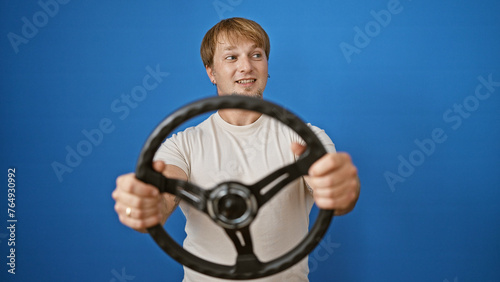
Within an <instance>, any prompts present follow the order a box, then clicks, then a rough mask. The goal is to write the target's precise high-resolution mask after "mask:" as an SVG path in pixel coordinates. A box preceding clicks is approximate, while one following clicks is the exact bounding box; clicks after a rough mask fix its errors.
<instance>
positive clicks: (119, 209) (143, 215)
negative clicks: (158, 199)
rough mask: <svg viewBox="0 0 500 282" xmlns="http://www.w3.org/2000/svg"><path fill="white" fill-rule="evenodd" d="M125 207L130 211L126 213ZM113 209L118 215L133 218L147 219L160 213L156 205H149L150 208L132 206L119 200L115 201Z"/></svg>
mask: <svg viewBox="0 0 500 282" xmlns="http://www.w3.org/2000/svg"><path fill="white" fill-rule="evenodd" d="M127 209H130V213H129V214H127ZM115 211H116V213H118V214H119V215H122V216H123V215H125V216H127V217H131V218H135V219H147V218H149V217H159V216H161V215H160V210H159V209H158V206H157V207H151V208H143V209H139V208H132V207H129V206H126V205H124V204H122V203H120V202H117V203H116V204H115Z"/></svg>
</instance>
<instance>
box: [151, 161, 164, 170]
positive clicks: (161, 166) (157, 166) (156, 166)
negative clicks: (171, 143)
mask: <svg viewBox="0 0 500 282" xmlns="http://www.w3.org/2000/svg"><path fill="white" fill-rule="evenodd" d="M166 166H167V165H166V164H165V163H164V162H163V161H155V162H153V169H154V170H156V171H157V172H163V171H164V170H165V167H166Z"/></svg>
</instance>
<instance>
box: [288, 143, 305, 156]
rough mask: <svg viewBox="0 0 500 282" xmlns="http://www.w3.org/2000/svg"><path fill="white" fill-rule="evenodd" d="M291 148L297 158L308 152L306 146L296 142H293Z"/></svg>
mask: <svg viewBox="0 0 500 282" xmlns="http://www.w3.org/2000/svg"><path fill="white" fill-rule="evenodd" d="M290 147H291V149H292V152H293V154H294V155H296V156H300V155H302V153H304V151H305V150H306V146H304V145H302V144H299V143H296V142H293V143H292V145H291V146H290Z"/></svg>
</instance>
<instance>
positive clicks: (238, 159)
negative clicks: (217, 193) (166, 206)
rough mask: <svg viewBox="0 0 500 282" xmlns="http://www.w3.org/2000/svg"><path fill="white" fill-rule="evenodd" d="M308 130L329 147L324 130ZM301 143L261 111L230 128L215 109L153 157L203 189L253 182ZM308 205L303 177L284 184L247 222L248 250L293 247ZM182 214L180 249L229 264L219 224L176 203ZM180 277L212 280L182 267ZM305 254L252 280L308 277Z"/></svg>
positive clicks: (271, 253)
mask: <svg viewBox="0 0 500 282" xmlns="http://www.w3.org/2000/svg"><path fill="white" fill-rule="evenodd" d="M309 126H310V128H311V129H312V130H313V131H314V132H315V133H316V135H317V136H318V137H319V138H320V140H321V141H322V143H323V144H324V145H325V148H326V149H327V151H328V152H334V151H335V146H334V145H333V143H332V141H331V139H330V138H329V137H328V136H327V135H326V134H325V132H324V131H323V130H321V129H319V128H317V127H315V126H312V125H309ZM292 142H297V143H304V142H303V141H302V139H301V138H300V136H299V135H298V134H297V133H295V132H294V131H293V130H292V129H290V128H289V127H287V126H286V125H284V124H283V123H281V122H279V121H277V120H276V119H274V118H270V117H268V116H266V115H262V116H261V117H260V118H259V119H258V120H257V121H255V122H254V123H252V124H250V125H245V126H235V125H232V124H229V123H227V122H225V121H224V120H223V119H222V118H221V117H220V115H219V114H218V113H215V114H212V115H211V116H210V117H209V118H208V119H206V120H205V121H203V122H202V123H200V124H199V125H197V126H195V127H190V128H188V129H186V130H184V131H182V132H180V133H177V134H174V135H173V136H172V137H171V138H169V139H167V140H166V141H165V143H163V144H162V145H161V147H160V148H159V150H158V152H157V153H156V156H155V159H157V160H162V161H164V162H165V163H166V164H171V165H175V166H178V167H179V168H181V169H182V170H183V171H184V172H185V173H186V175H187V176H188V181H189V182H192V183H194V184H196V185H198V186H200V187H202V188H205V189H209V188H212V187H214V186H215V185H216V184H218V183H221V182H225V181H229V180H233V181H239V182H241V183H244V184H253V183H255V182H257V181H259V180H261V179H262V178H264V177H265V176H267V175H269V174H270V173H271V172H274V171H275V170H277V169H279V168H281V167H283V166H285V165H287V164H290V163H293V162H295V161H296V158H297V156H295V155H294V154H293V153H292V151H291V148H290V146H291V143H292ZM313 203H314V200H313V198H312V195H311V193H310V192H309V190H308V188H307V186H306V184H305V181H304V180H303V178H298V179H297V180H295V181H294V182H292V183H290V184H289V185H288V186H286V187H284V188H283V189H282V190H281V191H280V192H279V193H278V194H276V195H275V196H274V198H272V199H271V200H270V201H269V202H267V203H266V204H265V205H264V206H263V207H262V208H261V209H260V210H259V213H258V215H257V217H256V218H255V220H254V222H253V223H252V225H251V226H250V232H251V235H252V241H253V246H254V252H255V254H256V255H257V257H258V258H259V260H260V261H263V262H267V261H270V260H272V259H275V258H277V257H279V256H281V255H283V254H285V253H286V252H288V251H289V250H291V249H292V248H293V247H294V246H296V245H297V244H298V243H299V242H300V241H301V240H302V239H303V238H304V236H305V235H306V234H307V233H308V226H309V212H310V210H311V207H312V205H313ZM180 207H181V209H182V211H183V213H184V215H185V217H186V227H185V231H186V234H187V236H186V239H185V240H184V248H185V249H186V250H188V251H189V252H191V253H193V254H195V255H197V256H199V257H201V258H203V259H206V260H208V261H211V262H214V263H219V264H226V265H234V264H235V259H236V255H237V253H236V249H235V247H234V245H233V243H232V242H231V240H230V239H229V237H228V236H227V235H226V233H225V232H224V230H223V228H222V227H219V226H218V225H216V224H215V223H214V222H213V221H212V219H210V217H208V216H207V215H205V214H203V213H201V212H199V211H198V210H196V209H195V208H192V207H191V206H190V205H189V204H187V203H184V202H182V201H181V203H180ZM184 272H185V273H184V281H187V282H200V281H229V280H221V279H215V278H212V277H209V276H206V275H203V274H200V273H198V272H195V271H193V270H191V269H189V268H186V267H184ZM308 272H309V268H308V265H307V257H306V258H305V259H304V260H302V261H301V262H299V263H297V264H296V265H295V266H293V267H291V268H289V269H287V270H285V271H283V272H281V273H278V274H275V275H272V276H269V277H265V278H261V279H256V280H252V281H287V282H293V281H308V278H307V275H308Z"/></svg>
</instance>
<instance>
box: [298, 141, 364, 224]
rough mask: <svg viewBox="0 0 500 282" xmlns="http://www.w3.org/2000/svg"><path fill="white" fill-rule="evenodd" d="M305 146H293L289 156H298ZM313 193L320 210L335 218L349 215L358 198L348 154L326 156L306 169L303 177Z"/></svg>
mask: <svg viewBox="0 0 500 282" xmlns="http://www.w3.org/2000/svg"><path fill="white" fill-rule="evenodd" d="M304 150H305V146H303V145H300V144H297V143H293V144H292V152H293V153H294V154H296V155H300V154H302V153H303V152H304ZM304 178H305V180H306V182H307V184H309V186H310V187H311V188H312V189H313V197H314V201H315V202H316V205H317V206H318V208H320V209H327V210H331V209H334V210H335V215H343V214H346V213H348V212H350V211H351V210H352V209H353V208H354V206H355V205H356V202H357V201H358V198H359V193H360V182H359V178H358V170H357V168H356V167H355V166H354V164H353V163H352V160H351V157H350V156H349V154H347V153H327V154H326V155H324V156H323V157H321V158H320V159H319V160H317V161H316V162H315V163H313V164H312V165H311V167H310V168H309V175H308V176H305V177H304Z"/></svg>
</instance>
